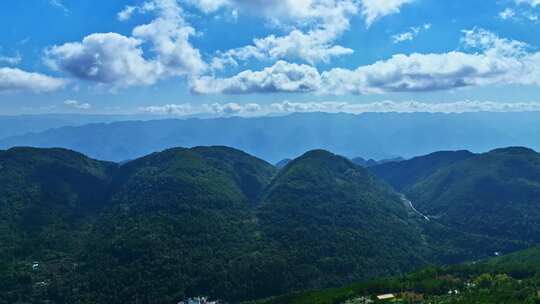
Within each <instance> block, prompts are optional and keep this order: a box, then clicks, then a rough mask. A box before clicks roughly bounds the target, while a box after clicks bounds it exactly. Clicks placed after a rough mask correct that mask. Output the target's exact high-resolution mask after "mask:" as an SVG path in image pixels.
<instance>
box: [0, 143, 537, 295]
mask: <svg viewBox="0 0 540 304" xmlns="http://www.w3.org/2000/svg"><path fill="white" fill-rule="evenodd" d="M524 152H526V153H524ZM537 157H538V156H537V154H536V153H534V152H531V151H529V150H522V149H508V150H500V151H494V152H492V153H490V154H487V155H481V156H475V157H471V158H468V159H466V160H463V161H456V162H453V161H452V162H451V164H450V165H448V166H443V167H442V168H438V169H436V170H435V169H434V168H435V167H436V166H434V165H429V166H427V167H430V168H432V169H429V170H427V171H425V172H428V171H430V170H431V171H433V172H434V173H432V174H431V175H429V176H428V177H427V178H422V180H421V181H420V182H417V183H416V184H415V186H414V187H411V188H408V189H411V190H410V191H411V192H410V193H411V196H412V195H413V194H414V193H418V192H413V191H415V189H426V190H425V191H426V193H425V195H426V197H427V195H433V196H432V197H434V198H437V197H436V196H434V193H435V192H434V191H427V190H430V189H427V188H421V187H427V185H428V183H433V185H434V186H436V185H437V181H439V179H438V178H435V177H437V176H443V174H444V173H445V172H460V170H461V168H462V167H458V166H465V165H468V166H469V167H471V168H476V169H475V170H476V171H475V170H472V169H471V170H469V171H466V172H467V174H468V175H467V176H460V179H462V180H464V181H466V180H467V178H468V177H469V176H470V177H472V178H474V177H475V176H481V175H480V174H479V173H478V174H476V173H475V172H481V171H482V170H481V169H480V168H482V167H486V168H488V169H489V168H492V169H489V170H487V171H486V172H498V173H497V174H500V176H506V177H507V178H505V179H504V183H494V184H493V185H494V186H493V187H496V188H495V189H496V190H497V191H499V192H497V194H498V197H507V196H504V195H502V194H501V193H503V194H504V193H506V192H504V191H508V194H507V195H510V194H511V193H514V191H520V193H518V194H516V196H515V197H516V202H519V204H516V205H515V208H521V209H519V210H524V209H523V208H526V207H527V206H528V207H530V208H531V209H534V208H533V207H535V206H536V205H534V204H530V205H527V200H529V202H534V198H535V197H536V198H537V197H540V196H537V195H536V194H537V193H538V192H535V191H536V190H535V189H536V188H535V187H536V186H537V185H538V181H539V180H540V175H538V171H535V170H536V164H537ZM484 158H486V159H487V160H489V162H488V161H486V160H484ZM475 160H476V161H478V162H479V165H475V164H474V163H472V162H473V161H475ZM469 162H471V163H469ZM444 163H445V164H446V163H447V162H444ZM488 163H489V164H491V165H490V166H488V165H487V164H488ZM454 166H456V168H459V169H452V168H454ZM501 166H502V168H503V169H501ZM501 170H502V171H501ZM426 176H427V173H426ZM428 178H429V179H428ZM501 179H502V178H501ZM0 185H1V187H0V291H1V292H0V303H2V304H3V303H9V304H11V303H70V304H71V303H74V304H76V303H112V304H114V303H176V302H178V301H179V300H181V299H183V298H184V297H191V296H199V295H208V296H211V297H212V298H220V299H224V300H227V301H230V302H233V303H234V302H239V301H243V300H253V299H260V298H267V297H271V296H275V295H279V294H286V293H289V292H295V291H296V292H297V291H302V290H307V289H316V288H326V287H332V286H342V285H345V284H349V283H351V282H354V281H364V280H368V279H373V278H375V277H383V276H388V275H396V274H400V273H405V272H407V271H411V270H414V269H418V268H420V267H425V266H426V265H438V264H449V263H457V262H463V261H467V260H476V259H480V258H485V257H487V256H491V255H493V253H494V252H496V251H501V252H503V253H506V252H511V251H516V250H518V249H522V248H526V247H527V246H529V244H531V243H537V241H536V239H535V238H533V237H530V236H531V235H533V234H534V233H536V231H537V229H540V228H539V226H538V224H535V222H534V221H535V219H534V217H530V218H528V216H534V215H535V214H536V213H534V212H536V211H534V210H537V209H534V210H533V211H531V213H530V214H525V213H524V212H521V213H508V214H507V215H509V220H508V221H514V222H517V221H519V220H522V221H523V222H525V223H528V224H529V225H530V226H531V227H529V228H527V229H528V230H525V227H523V226H522V225H520V224H519V223H517V224H515V225H511V224H510V222H508V221H506V222H505V224H506V225H507V226H506V227H507V228H506V230H505V233H504V234H492V233H486V232H485V229H486V228H482V230H478V229H473V228H475V227H468V226H466V225H456V224H455V222H452V221H446V219H445V218H442V217H441V219H440V220H439V219H437V218H434V219H432V220H431V221H427V220H426V219H425V218H423V217H422V216H420V215H419V214H418V213H417V212H415V211H414V210H413V209H412V208H411V207H410V206H409V205H408V204H406V202H405V201H404V200H403V198H402V197H401V196H400V195H399V194H397V193H396V192H394V190H392V188H391V187H390V186H388V185H386V184H385V183H383V182H382V181H380V180H379V179H378V178H376V177H374V176H373V175H372V174H371V173H370V172H368V171H367V170H366V169H364V168H362V167H359V166H357V165H355V164H353V163H352V162H351V161H349V160H347V159H345V158H343V157H341V156H337V155H334V154H332V153H329V152H326V151H322V150H315V151H311V152H308V153H306V154H304V155H303V156H301V157H299V158H297V159H295V160H293V161H291V162H290V163H288V164H287V165H286V166H285V167H284V168H283V169H281V170H277V169H276V168H275V167H273V166H272V165H270V164H268V163H266V162H264V161H262V160H260V159H257V158H255V157H252V156H250V155H248V154H246V153H243V152H241V151H238V150H234V149H231V148H227V147H198V148H193V149H182V148H176V149H170V150H166V151H163V152H160V153H154V154H151V155H148V156H146V157H143V158H140V159H136V160H133V161H131V162H127V163H125V164H122V165H118V164H114V163H108V162H101V161H96V160H92V159H89V158H87V157H85V156H84V155H81V154H79V153H76V152H72V151H68V150H62V149H32V148H15V149H10V150H8V151H0ZM444 185H445V187H446V186H447V184H444ZM448 185H450V184H448ZM416 187H418V188H416ZM499 187H505V188H504V189H499ZM439 189H441V188H439ZM444 189H446V188H444ZM451 189H454V190H456V191H457V190H462V189H467V188H463V187H461V186H460V187H457V188H451ZM486 189H489V188H486ZM462 193H468V192H462ZM468 195H469V194H468ZM505 195H506V194H505ZM444 197H446V196H444ZM479 197H480V198H484V199H485V198H488V196H479ZM415 198H417V197H415ZM517 199H519V200H517ZM452 200H454V199H452ZM420 201H421V202H424V200H420ZM455 201H456V202H461V201H459V200H455ZM433 202H434V203H437V204H438V203H441V205H443V203H444V201H443V200H439V199H434V200H433ZM477 204H479V206H480V207H482V206H484V205H482V202H480V201H478V202H477ZM424 206H425V205H424V204H422V208H424ZM482 208H483V207H482ZM422 210H424V209H422ZM460 210H462V211H461V212H463V213H462V214H461V218H462V219H463V220H466V219H467V216H466V215H468V214H469V213H468V212H465V211H464V209H460ZM480 210H485V211H486V212H492V210H491V209H480ZM504 210H505V212H507V211H508V210H510V211H512V210H511V209H504ZM472 214H473V215H475V213H472ZM430 215H431V213H430ZM489 216H491V218H490V220H492V221H493V220H494V216H499V217H501V218H504V216H505V214H504V213H495V212H493V214H491V213H490V214H489ZM489 216H486V217H487V218H489ZM513 229H520V230H516V231H513ZM517 234H521V235H523V237H522V238H517V237H512V236H515V235H517ZM530 256H531V258H530V259H531V260H535V258H536V257H535V256H534V254H532V253H531V255H530ZM501 263H502V262H501ZM501 265H502V264H501ZM501 267H502V266H501ZM511 267H514V266H513V265H512V266H511ZM437 271H441V270H437ZM484 272H488V273H490V275H492V276H493V277H496V275H497V274H500V273H491V272H489V271H483V272H482V273H475V275H477V276H480V275H482V274H483V273H484ZM504 273H505V274H507V275H508V276H510V277H511V278H514V279H519V277H518V276H516V274H515V273H513V272H511V271H505V272H504ZM527 275H528V276H529V275H530V274H529V273H527ZM472 279H474V278H473V277H470V278H467V280H472ZM388 280H389V279H388ZM388 280H382V281H381V282H383V283H381V284H383V285H381V286H383V287H385V288H386V287H388V286H390V285H388V284H389V283H388V282H396V283H395V284H401V283H400V282H401V281H400V280H397V281H388ZM463 280H465V279H463ZM370 284H371V283H370ZM392 284H394V283H392ZM437 284H439V283H437ZM359 286H363V285H359ZM377 286H379V285H377ZM391 286H393V287H395V286H397V285H391ZM434 286H438V285H434ZM446 287H447V286H446V285H444V288H446ZM355 288H356V287H355ZM444 288H440V289H439V290H441V292H442V290H443V289H444ZM387 289H389V288H386V289H384V288H382V289H376V290H375V289H373V291H374V292H375V291H377V292H378V291H381V292H383V291H385V290H387ZM355 290H356V289H355ZM447 291H448V290H445V291H444V292H447ZM324 292H329V294H331V295H333V294H340V298H339V299H340V300H346V299H348V298H349V296H351V295H352V294H350V290H349V289H332V290H330V291H324ZM317 297H319V296H317ZM323 298H324V297H323ZM284 303H288V302H284ZM313 303H316V302H313ZM321 303H333V302H321ZM509 303H512V302H509Z"/></svg>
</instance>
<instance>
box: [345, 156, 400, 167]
mask: <svg viewBox="0 0 540 304" xmlns="http://www.w3.org/2000/svg"><path fill="white" fill-rule="evenodd" d="M403 160H405V159H404V158H402V157H394V158H388V159H382V160H374V159H372V158H370V159H364V158H363V157H355V158H353V159H352V162H353V163H355V164H357V165H359V166H362V167H365V168H369V167H373V166H377V165H382V164H386V163H394V162H400V161H403Z"/></svg>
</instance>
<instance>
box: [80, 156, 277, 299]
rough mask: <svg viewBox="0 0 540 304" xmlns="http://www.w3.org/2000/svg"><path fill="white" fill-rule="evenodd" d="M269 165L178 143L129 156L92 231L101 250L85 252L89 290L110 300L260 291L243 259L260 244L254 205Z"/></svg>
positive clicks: (270, 173) (231, 296) (93, 244)
mask: <svg viewBox="0 0 540 304" xmlns="http://www.w3.org/2000/svg"><path fill="white" fill-rule="evenodd" d="M273 170H274V168H273V167H272V166H271V165H269V164H267V163H265V162H263V161H260V160H258V159H255V158H254V157H251V156H249V155H247V154H244V153H242V152H240V151H236V150H232V149H229V148H224V147H212V148H195V149H180V148H179V149H172V150H167V151H164V152H161V153H156V154H152V155H150V156H147V157H144V158H141V159H138V160H135V161H133V162H130V163H128V164H126V165H125V166H123V167H122V168H120V170H119V172H118V173H117V175H116V176H115V189H114V195H113V196H112V200H111V203H112V205H113V210H111V211H110V212H109V213H107V216H106V217H104V218H103V219H102V220H101V221H100V222H99V225H97V226H96V229H95V230H94V231H93V233H94V236H95V239H94V240H93V242H90V243H89V248H88V250H91V248H95V249H97V250H94V251H89V252H90V254H87V255H86V256H85V258H86V260H87V261H88V263H89V265H91V266H90V267H89V268H87V269H85V271H88V275H89V276H90V277H91V282H92V283H93V284H95V286H98V288H97V289H96V288H95V286H93V287H91V288H89V289H88V290H87V292H88V293H93V292H94V294H93V297H95V299H97V301H98V302H107V303H122V302H124V303H125V302H126V300H129V301H133V302H136V301H138V300H139V301H140V300H141V299H142V300H143V301H148V302H152V301H156V299H159V302H160V303H171V302H173V301H177V300H178V299H182V298H183V297H185V296H188V295H190V294H191V295H198V294H207V295H216V296H223V295H227V297H228V298H229V299H237V298H246V297H256V296H258V295H259V294H264V293H263V291H262V290H256V288H253V287H252V286H251V284H252V279H251V278H249V277H248V276H247V275H248V273H247V272H246V271H245V270H244V267H247V266H248V265H252V264H253V263H254V261H251V260H249V257H248V256H246V255H247V254H248V253H251V252H256V248H257V246H258V245H259V242H260V240H259V235H258V233H257V231H256V225H255V223H256V220H255V217H254V214H253V212H252V209H251V206H252V204H253V202H254V201H255V200H256V198H257V196H258V193H259V192H260V191H262V189H263V188H264V187H266V185H267V184H268V183H269V182H270V178H271V177H272V176H273V174H274V172H273ZM246 263H247V265H245V264H246ZM94 267H95V268H94ZM172 278H174V279H172ZM126 279H127V280H126ZM120 286H123V288H122V289H121V290H120V291H118V287H120ZM232 286H235V288H234V290H231V287H232ZM96 290H99V292H98V293H95V291H96ZM103 291H106V292H103Z"/></svg>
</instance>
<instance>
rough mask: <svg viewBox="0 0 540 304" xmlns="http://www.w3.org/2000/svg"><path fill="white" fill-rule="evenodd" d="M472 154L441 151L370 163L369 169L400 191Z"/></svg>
mask: <svg viewBox="0 0 540 304" xmlns="http://www.w3.org/2000/svg"><path fill="white" fill-rule="evenodd" d="M472 156H474V154H473V153H471V152H469V151H441V152H435V153H431V154H429V155H425V156H418V157H415V158H412V159H409V160H403V161H393V162H387V163H383V164H372V165H371V166H369V167H370V169H369V170H370V171H371V172H373V173H374V174H375V175H377V176H378V177H380V178H382V179H383V180H385V181H386V182H387V183H389V184H390V185H392V187H394V188H395V189H396V190H398V191H402V190H404V189H406V188H408V187H410V186H412V185H414V184H416V183H418V182H419V181H420V180H422V179H424V178H426V177H428V176H430V175H432V174H433V173H435V172H437V170H439V169H441V168H443V167H446V166H448V165H451V164H453V163H456V162H459V161H461V160H464V159H467V158H470V157H472Z"/></svg>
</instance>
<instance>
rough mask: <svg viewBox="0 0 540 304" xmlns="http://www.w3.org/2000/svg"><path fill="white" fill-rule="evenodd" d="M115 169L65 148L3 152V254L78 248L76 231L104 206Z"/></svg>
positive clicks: (0, 162)
mask: <svg viewBox="0 0 540 304" xmlns="http://www.w3.org/2000/svg"><path fill="white" fill-rule="evenodd" d="M116 168H117V166H116V165H115V164H112V163H106V162H99V161H95V160H92V159H89V158H87V157H86V156H84V155H82V154H79V153H75V152H72V151H68V150H63V149H49V150H36V149H32V148H14V149H10V150H8V151H2V152H0V185H1V187H0V232H1V233H0V244H1V246H0V258H1V259H2V260H3V261H5V260H9V259H12V258H15V257H16V258H19V259H26V258H29V259H30V258H32V257H36V256H42V257H43V256H50V255H55V254H56V252H72V251H73V250H75V248H76V247H78V246H79V245H78V236H77V233H72V231H73V230H77V229H78V227H80V226H81V225H83V224H84V222H85V221H87V220H91V218H92V217H95V216H96V215H97V214H98V213H99V212H100V211H101V210H102V209H103V208H104V207H105V205H106V201H107V196H108V185H109V182H110V180H111V175H112V172H114V171H115V169H116Z"/></svg>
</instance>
